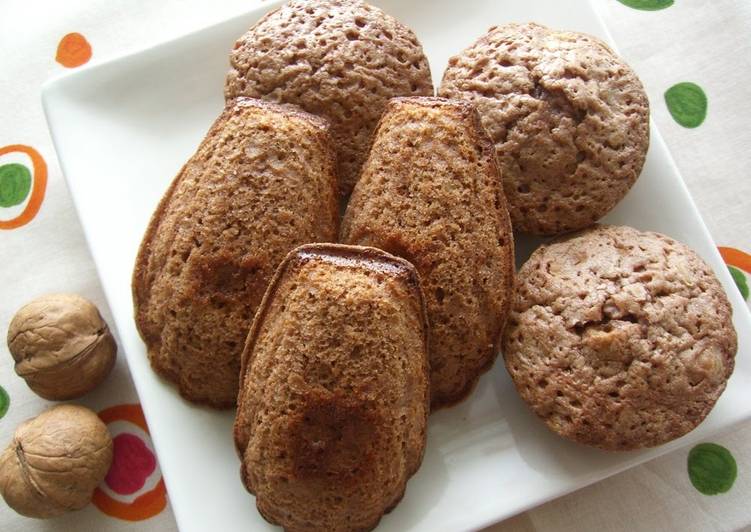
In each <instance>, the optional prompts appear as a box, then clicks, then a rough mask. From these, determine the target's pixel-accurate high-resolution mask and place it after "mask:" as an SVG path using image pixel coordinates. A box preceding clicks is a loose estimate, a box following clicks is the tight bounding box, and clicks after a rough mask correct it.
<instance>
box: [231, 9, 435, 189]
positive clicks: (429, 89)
mask: <svg viewBox="0 0 751 532" xmlns="http://www.w3.org/2000/svg"><path fill="white" fill-rule="evenodd" d="M230 63H231V67H232V68H231V69H230V71H229V73H228V74H227V80H226V84H225V90H224V92H225V96H226V98H227V99H232V98H234V97H236V96H252V97H254V98H263V99H265V100H271V101H274V102H278V103H285V104H295V105H298V106H300V107H302V108H303V109H304V110H306V111H308V112H310V113H313V114H317V115H321V116H325V117H326V118H328V119H329V121H330V122H331V125H332V135H333V137H334V142H335V145H336V148H337V160H338V167H337V168H338V175H339V189H340V192H341V194H342V195H343V196H345V197H346V196H348V195H349V193H350V192H351V190H352V187H353V186H354V184H355V182H356V181H357V177H358V174H359V171H360V166H361V165H362V162H363V160H364V159H365V156H366V155H367V151H368V146H369V144H370V137H371V134H372V132H373V128H374V127H375V125H376V123H377V122H378V119H379V117H380V116H381V113H382V112H383V109H384V107H385V106H386V102H387V101H388V100H389V98H391V97H392V96H409V95H430V96H432V95H433V83H432V80H431V77H430V68H429V66H428V60H427V59H426V58H425V54H424V53H423V51H422V46H421V45H420V43H419V42H418V41H417V38H416V37H415V34H414V33H413V32H412V30H410V29H409V28H407V27H406V26H404V25H403V24H401V23H400V22H399V21H397V20H396V19H394V18H393V17H391V16H389V15H387V14H386V13H384V12H383V11H381V10H380V9H378V8H376V7H373V6H371V5H368V4H366V3H365V2H362V1H359V0H320V1H316V2H313V1H304V0H293V1H291V2H289V3H287V4H284V5H283V6H282V7H280V8H279V9H277V10H275V11H273V12H271V13H269V14H268V15H266V16H265V17H263V18H262V19H261V20H259V21H258V22H257V23H256V24H255V25H254V26H253V27H252V28H250V30H249V31H248V32H247V33H246V34H245V35H243V36H242V37H240V39H239V40H238V41H237V42H236V43H235V47H234V50H233V51H232V53H231V55H230Z"/></svg>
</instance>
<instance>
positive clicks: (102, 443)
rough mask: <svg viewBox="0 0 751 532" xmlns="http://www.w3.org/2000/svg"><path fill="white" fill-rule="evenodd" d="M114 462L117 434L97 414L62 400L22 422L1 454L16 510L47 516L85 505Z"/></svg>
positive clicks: (6, 489)
mask: <svg viewBox="0 0 751 532" xmlns="http://www.w3.org/2000/svg"><path fill="white" fill-rule="evenodd" d="M111 463H112V438H111V437H110V434H109V432H108V431H107V426H106V425H105V424H104V423H103V422H102V421H101V420H100V419H99V417H97V415H96V414H95V413H94V412H92V411H91V410H89V409H88V408H84V407H82V406H76V405H59V406H56V407H54V408H52V409H50V410H48V411H46V412H44V413H42V414H40V415H39V416H37V417H35V418H33V419H30V420H28V421H25V422H23V423H21V425H19V426H18V428H17V429H16V432H15V434H14V435H13V441H12V442H11V443H10V445H8V447H7V448H6V449H5V451H4V452H3V454H2V455H0V493H2V496H3V498H4V499H5V502H6V503H7V504H8V506H10V507H11V508H13V509H14V510H15V511H16V512H18V513H19V514H21V515H25V516H27V517H36V518H41V519H45V518H48V517H55V516H58V515H62V514H64V513H66V512H70V511H73V510H79V509H81V508H83V507H84V506H86V505H87V504H88V503H89V502H90V501H91V496H92V493H93V492H94V488H96V487H97V485H98V484H99V483H100V482H101V481H102V480H103V479H104V476H105V475H106V474H107V471H108V470H109V467H110V464H111Z"/></svg>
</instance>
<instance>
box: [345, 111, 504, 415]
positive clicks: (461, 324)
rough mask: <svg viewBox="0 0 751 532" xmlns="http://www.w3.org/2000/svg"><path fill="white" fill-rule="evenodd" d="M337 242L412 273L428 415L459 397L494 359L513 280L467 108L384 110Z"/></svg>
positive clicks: (498, 209)
mask: <svg viewBox="0 0 751 532" xmlns="http://www.w3.org/2000/svg"><path fill="white" fill-rule="evenodd" d="M340 241H342V242H345V243H347V244H358V245H364V246H373V247H377V248H381V249H383V250H385V251H388V252H389V253H393V254H395V255H398V256H400V257H402V258H404V259H407V260H408V261H410V262H411V263H412V264H414V265H415V267H416V268H417V271H418V272H419V274H420V279H421V283H422V287H423V290H424V292H425V301H426V305H427V309H428V321H429V323H430V334H431V347H430V390H431V403H432V407H433V408H437V407H440V406H444V405H450V404H453V403H456V402H457V401H459V400H461V399H462V398H464V397H465V396H466V395H467V394H468V393H469V392H470V390H471V389H472V387H473V385H474V384H475V382H476V381H477V379H478V378H479V376H480V374H482V373H483V372H484V371H485V370H487V369H488V368H489V367H490V366H491V365H492V363H493V361H494V360H495V357H496V355H497V352H498V346H499V343H500V334H501V331H502V330H503V325H504V322H505V320H506V315H507V313H508V310H509V307H510V305H511V298H512V290H513V275H514V243H513V235H512V232H511V224H510V222H509V215H508V211H507V209H506V200H505V199H504V196H503V189H502V186H501V180H500V176H499V175H498V166H497V163H496V158H495V152H494V150H493V144H492V143H491V142H490V139H488V137H487V135H486V134H485V132H484V131H483V129H482V127H481V126H480V120H479V117H478V115H477V112H476V111H475V109H474V107H473V106H472V104H470V103H468V102H462V101H450V100H444V99H441V98H395V99H393V100H391V101H390V102H389V104H388V106H387V108H386V111H385V113H384V115H383V118H382V119H381V122H380V124H379V125H378V128H377V129H376V133H375V135H374V139H373V147H372V149H371V151H370V154H369V156H368V159H367V161H366V162H365V164H364V165H363V172H362V176H361V177H360V180H359V181H358V183H357V186H356V187H355V191H354V193H353V194H352V198H351V201H350V203H349V206H348V207H347V211H346V213H345V216H344V220H343V222H342V233H341V238H340Z"/></svg>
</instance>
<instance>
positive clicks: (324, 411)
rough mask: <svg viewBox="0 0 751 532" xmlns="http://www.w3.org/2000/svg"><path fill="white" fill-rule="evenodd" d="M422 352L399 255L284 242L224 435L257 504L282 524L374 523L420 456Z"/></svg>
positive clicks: (419, 310)
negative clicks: (230, 438) (231, 439)
mask: <svg viewBox="0 0 751 532" xmlns="http://www.w3.org/2000/svg"><path fill="white" fill-rule="evenodd" d="M427 363H428V360H427V325H426V319H425V310H424V306H423V302H422V298H421V295H420V289H419V283H418V280H417V274H416V272H415V271H414V268H413V267H412V266H411V265H410V264H409V263H407V262H406V261H403V260H401V259H398V258H396V257H392V256H390V255H388V254H386V253H384V252H382V251H380V250H376V249H372V248H356V247H353V246H331V245H329V246H326V245H315V244H314V245H309V246H303V247H301V248H298V249H297V250H296V251H294V252H293V253H291V254H290V255H289V256H288V258H287V259H285V261H284V263H283V264H282V265H281V266H280V268H279V272H278V273H277V274H276V277H275V279H274V281H272V284H271V286H270V287H269V292H268V294H267V295H266V298H265V299H264V302H263V305H262V307H261V309H259V312H258V315H257V317H256V320H255V321H254V324H253V328H252V330H251V332H250V335H249V337H248V343H247V346H246V350H245V352H244V354H243V370H242V384H241V391H240V396H239V399H238V412H237V418H236V420H235V443H236V446H237V449H238V452H239V453H240V456H241V460H242V467H241V476H242V479H243V482H244V483H245V486H246V487H247V488H248V490H249V491H250V492H251V493H254V494H255V495H256V504H257V506H258V510H259V512H260V513H261V514H262V515H263V516H264V517H265V518H266V519H267V520H269V521H270V522H272V523H275V524H279V525H281V526H283V527H284V528H285V529H286V530H290V531H303V530H304V531H318V530H320V531H356V530H370V529H372V528H374V527H375V526H376V524H377V523H378V521H379V520H380V518H381V516H382V515H383V513H384V512H387V511H389V510H390V509H391V508H393V507H394V506H395V505H396V504H397V503H398V502H399V500H400V499H401V497H402V495H403V494H404V490H405V486H406V483H407V479H408V478H409V477H410V476H411V475H412V474H413V473H414V472H415V471H417V468H418V467H419V465H420V462H421V461H422V456H423V452H424V448H425V438H426V424H427V416H428V411H429V396H428V369H427Z"/></svg>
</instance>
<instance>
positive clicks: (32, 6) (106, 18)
mask: <svg viewBox="0 0 751 532" xmlns="http://www.w3.org/2000/svg"><path fill="white" fill-rule="evenodd" d="M255 3H256V2H255V1H252V0H224V1H222V2H206V1H201V0H162V1H160V2H152V1H147V0H127V1H126V0H112V1H108V2H95V1H93V0H61V1H55V2H52V1H49V2H29V1H28V0H2V2H0V45H1V47H0V49H2V51H3V52H4V53H2V54H0V69H1V71H2V72H3V75H2V76H0V150H1V149H2V147H4V146H9V145H17V144H21V145H25V146H30V147H32V148H33V149H35V150H36V151H37V152H39V154H40V155H41V156H42V157H43V158H44V160H45V161H46V163H47V166H48V176H49V177H48V184H47V188H46V194H45V198H44V201H43V203H42V206H41V209H40V210H39V212H38V214H37V215H36V216H35V217H34V218H33V220H31V222H29V223H28V224H26V225H24V226H22V227H19V228H16V229H12V230H0V249H1V250H2V251H1V253H2V263H1V266H0V268H2V269H1V270H0V271H2V281H3V282H2V290H1V291H0V294H1V295H2V297H1V298H0V324H2V327H3V328H5V327H7V324H8V323H9V321H10V319H11V318H12V316H13V314H14V313H15V311H16V310H17V309H18V308H19V307H20V306H22V305H23V304H24V303H26V302H27V301H29V300H30V299H32V298H33V297H34V296H36V295H40V294H43V293H48V292H61V291H65V292H75V293H79V294H81V295H83V296H85V297H88V298H90V299H91V300H93V301H94V302H95V303H96V304H98V305H99V307H100V309H102V312H103V314H104V317H105V319H106V320H107V321H109V322H110V323H111V321H112V320H111V316H110V315H109V314H108V310H107V306H106V302H105V300H104V297H103V294H102V291H101V288H100V286H99V283H98V280H97V275H96V271H95V269H94V266H93V264H92V261H91V258H90V256H89V253H88V250H87V248H86V244H85V241H84V238H83V234H82V232H81V228H80V225H79V222H78V219H77V216H76V213H75V209H74V207H73V204H72V201H71V199H70V196H69V194H68V191H67V189H66V186H65V182H64V180H63V178H62V175H61V172H60V169H59V166H58V164H57V161H56V156H55V152H54V148H53V146H52V142H51V139H50V137H49V133H48V130H47V127H46V123H45V120H44V116H43V113H42V108H41V103H40V97H39V95H40V86H41V84H42V83H43V82H44V81H45V80H46V79H48V78H49V77H51V76H53V75H56V74H58V73H60V72H62V71H63V70H65V67H63V66H62V65H61V64H59V63H58V62H56V60H55V56H56V50H57V48H58V44H59V43H60V41H61V39H62V38H63V37H64V36H65V35H66V34H69V33H71V32H79V33H81V34H82V35H84V36H85V38H86V40H87V41H88V42H89V43H90V44H91V47H92V49H93V59H94V60H96V61H100V60H103V59H106V58H109V57H114V56H116V55H121V54H123V53H125V52H127V51H129V50H135V49H140V48H144V47H146V46H148V45H149V44H153V43H156V42H160V41H164V40H168V39H170V38H172V37H174V36H178V35H180V34H184V33H186V32H189V31H191V30H195V29H198V28H201V27H203V26H206V25H209V24H211V23H212V22H217V21H219V20H222V19H225V18H227V17H229V16H231V15H233V14H236V13H240V12H242V11H247V10H248V9H250V8H251V7H253V5H254V4H255ZM594 3H595V5H596V7H597V9H598V10H599V11H600V12H601V14H602V16H603V18H604V20H605V22H606V24H607V26H608V28H609V30H610V31H611V33H612V36H613V37H614V39H615V42H616V44H617V47H618V49H619V52H620V53H621V55H623V56H624V57H625V59H626V60H627V61H628V62H629V63H630V64H631V65H632V66H633V67H634V69H635V70H636V71H637V73H638V74H639V76H640V77H641V79H642V81H643V82H644V85H645V87H646V89H647V92H648V94H649V97H650V102H651V109H652V117H653V120H654V121H655V122H656V124H657V126H658V128H659V129H660V131H661V133H662V135H663V136H664V138H665V140H666V142H667V144H668V146H669V148H670V150H671V152H672V154H673V157H674V159H675V161H676V163H677V165H678V167H679V168H680V171H681V173H682V175H683V177H684V179H685V180H686V182H687V184H688V186H689V189H690V190H691V193H692V195H693V197H694V200H695V202H696V203H697V205H698V207H699V210H700V211H701V213H702V215H703V217H704V220H705V221H706V223H707V225H708V226H709V229H710V231H711V233H712V235H713V236H714V238H715V241H716V242H717V244H718V245H719V246H727V247H730V248H736V249H740V250H744V249H745V250H747V251H751V240H750V239H749V236H748V235H749V232H750V231H751V219H750V218H749V211H751V179H750V178H749V175H748V168H749V167H750V166H751V165H750V164H749V163H751V155H749V152H748V149H749V146H751V129H749V127H748V124H749V122H751V107H749V106H748V105H747V99H748V97H749V86H751V40H750V39H749V37H750V36H751V4H749V3H748V2H747V1H745V0H712V1H710V0H675V4H674V5H672V6H670V7H668V8H666V9H663V10H659V11H642V10H636V9H633V8H631V7H628V6H626V5H624V4H622V3H619V2H618V1H617V0H595V2H594ZM684 81H691V82H693V83H696V84H697V85H699V86H700V87H701V88H702V89H703V90H704V92H705V93H706V95H707V98H708V102H709V103H708V113H707V116H706V119H705V120H704V122H703V123H702V124H701V125H700V126H699V127H696V128H691V129H689V128H685V127H683V126H681V125H679V124H678V123H677V122H676V121H675V120H674V119H673V118H672V117H671V114H670V113H669V110H668V108H667V106H666V104H665V99H664V93H665V91H666V90H667V89H668V88H669V87H671V86H672V85H674V84H676V83H679V82H684ZM1 164H3V160H2V159H0V165H1ZM2 218H3V215H2V209H0V219H2ZM746 257H747V256H746ZM747 263H748V264H751V257H748V259H747ZM740 271H742V268H741V269H740ZM741 275H746V276H748V277H749V278H751V272H748V270H747V271H746V273H745V274H743V273H742V274H741ZM3 330H5V329H3ZM0 386H2V388H4V389H5V390H6V391H7V394H8V395H9V396H10V408H9V409H8V412H7V413H6V414H5V416H4V417H2V419H0V445H3V446H4V445H5V444H6V442H8V441H9V440H10V439H11V437H12V434H13V430H14V428H15V426H16V425H17V424H18V423H20V422H21V421H22V420H25V419H27V418H30V417H33V416H35V415H37V414H38V413H39V412H41V411H42V410H44V409H45V408H46V407H48V406H49V405H50V404H51V403H48V402H46V401H44V400H42V399H40V398H39V397H37V396H36V395H34V394H33V393H32V392H31V391H30V390H29V389H28V388H27V387H26V385H25V383H24V382H23V381H22V380H21V379H19V378H18V377H17V376H16V375H15V373H14V372H13V364H12V358H11V356H10V354H9V353H8V352H7V348H6V347H5V344H4V342H3V343H2V345H1V346H0ZM78 402H80V403H81V404H85V405H87V406H90V407H91V408H93V409H94V410H95V411H102V410H103V409H105V408H108V407H112V406H117V405H129V404H137V402H138V398H137V397H136V395H135V392H134V390H133V386H132V383H131V381H130V376H129V373H128V369H127V367H126V365H125V360H124V357H122V356H120V357H119V358H118V363H117V367H116V369H115V370H114V371H113V373H112V374H111V375H110V377H109V378H108V380H107V382H106V383H105V385H103V386H100V387H99V388H98V389H97V390H95V391H94V392H93V393H91V394H89V395H88V396H87V397H85V398H84V399H83V400H81V401H78ZM143 439H144V441H145V443H146V445H147V446H148V445H149V442H148V438H147V437H144V438H143ZM713 441H714V442H715V443H719V444H721V445H722V446H724V447H726V448H727V449H728V450H729V451H730V452H731V453H732V455H733V456H734V457H735V460H736V462H737V465H738V478H737V480H736V482H735V484H734V486H733V487H732V489H730V490H729V491H728V492H727V493H725V494H721V495H716V496H706V495H703V494H701V493H700V492H699V491H697V490H696V489H695V488H694V487H693V486H692V484H691V482H690V481H689V478H688V475H687V465H686V463H687V455H688V452H689V449H681V450H679V451H676V452H673V453H671V454H669V455H667V456H665V457H663V458H660V459H657V460H654V461H652V462H649V463H647V464H645V465H643V466H640V467H637V468H635V469H632V470H630V471H628V472H625V473H622V474H620V475H617V476H615V477H612V478H610V479H608V480H605V481H602V482H600V483H598V484H596V485H593V486H590V487H588V488H585V489H582V490H580V491H578V492H576V493H573V494H571V495H568V496H566V497H563V498H560V499H558V500H556V501H553V502H550V503H547V504H545V505H543V506H541V507H539V508H537V509H534V510H532V511H529V512H527V513H525V514H523V515H520V516H518V517H516V518H513V519H510V520H508V521H506V522H504V523H501V524H498V525H495V526H494V527H492V530H495V531H499V532H500V531H504V532H506V531H508V532H510V531H543V530H571V531H573V530H598V531H611V530H612V531H616V530H617V531H621V530H668V529H671V530H673V529H674V530H683V531H691V530H739V529H744V528H747V529H751V508H750V507H749V505H748V501H747V498H748V494H749V493H751V473H750V472H749V470H751V424H747V425H745V426H740V427H737V428H735V429H734V430H733V431H732V432H730V433H728V434H725V435H720V436H718V437H717V438H716V439H714V440H713ZM488 496H497V497H503V494H502V493H499V494H489V495H488ZM147 513H148V512H147ZM152 513H155V514H156V515H155V516H153V517H150V518H149V519H146V520H141V521H128V520H124V519H121V518H117V517H111V516H108V515H106V514H105V513H103V512H102V511H101V510H99V509H98V508H97V507H95V506H94V505H90V506H88V507H87V508H85V509H84V510H82V511H80V512H76V513H74V514H71V515H67V516H64V517H62V518H58V519H54V520H51V521H36V520H29V519H25V518H22V517H20V516H18V515H16V514H15V513H14V512H13V511H11V510H10V509H9V508H8V507H7V506H6V505H5V504H3V503H0V530H3V531H9V532H10V531H20V530H24V531H26V530H40V531H45V530H70V531H94V530H96V531H118V530H155V531H171V530H176V525H175V522H174V517H173V515H172V513H171V510H170V508H169V505H167V506H166V507H165V508H164V509H161V507H160V505H159V504H156V506H155V509H153V511H152Z"/></svg>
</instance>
